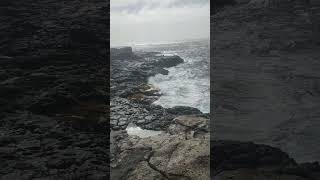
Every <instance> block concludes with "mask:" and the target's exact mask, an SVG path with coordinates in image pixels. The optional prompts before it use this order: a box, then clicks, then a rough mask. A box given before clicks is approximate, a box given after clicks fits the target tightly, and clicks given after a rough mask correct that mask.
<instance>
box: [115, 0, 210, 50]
mask: <svg viewBox="0 0 320 180" xmlns="http://www.w3.org/2000/svg"><path fill="white" fill-rule="evenodd" d="M209 3H210V1H209V0H111V9H110V13H111V14H110V16H111V20H110V25H111V27H110V28H111V29H110V30H111V32H110V33H111V34H110V36H111V46H121V45H130V44H144V43H163V42H174V41H182V40H191V39H199V38H209V36H210V4H209Z"/></svg>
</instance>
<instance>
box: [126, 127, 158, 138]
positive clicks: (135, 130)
mask: <svg viewBox="0 0 320 180" xmlns="http://www.w3.org/2000/svg"><path fill="white" fill-rule="evenodd" d="M126 131H127V133H128V134H129V135H130V136H133V135H134V136H139V137H140V138H146V137H151V136H157V135H159V134H161V133H162V131H154V130H147V129H142V128H140V127H138V126H135V125H132V124H131V125H129V126H128V127H127V128H126Z"/></svg>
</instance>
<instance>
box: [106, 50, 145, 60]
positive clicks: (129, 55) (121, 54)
mask: <svg viewBox="0 0 320 180" xmlns="http://www.w3.org/2000/svg"><path fill="white" fill-rule="evenodd" d="M110 56H111V59H120V60H126V59H127V60H129V59H136V58H139V56H137V55H136V54H134V53H133V52H132V47H122V48H111V49H110Z"/></svg>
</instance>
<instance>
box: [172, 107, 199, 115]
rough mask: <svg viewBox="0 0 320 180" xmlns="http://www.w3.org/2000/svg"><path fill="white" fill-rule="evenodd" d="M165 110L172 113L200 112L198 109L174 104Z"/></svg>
mask: <svg viewBox="0 0 320 180" xmlns="http://www.w3.org/2000/svg"><path fill="white" fill-rule="evenodd" d="M166 110H167V112H168V113H170V114H174V115H190V114H202V112H201V111H200V110H199V109H197V108H193V107H188V106H175V107H172V108H167V109H166Z"/></svg>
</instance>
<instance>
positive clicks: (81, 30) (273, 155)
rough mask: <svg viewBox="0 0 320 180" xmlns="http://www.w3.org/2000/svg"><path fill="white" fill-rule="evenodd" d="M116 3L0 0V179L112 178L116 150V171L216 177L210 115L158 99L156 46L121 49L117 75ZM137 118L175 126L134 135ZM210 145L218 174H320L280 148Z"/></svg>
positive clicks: (122, 175)
mask: <svg viewBox="0 0 320 180" xmlns="http://www.w3.org/2000/svg"><path fill="white" fill-rule="evenodd" d="M108 10H109V4H108V1H99V0H94V1H90V2H87V1H86V2H83V1H81V2H80V1H76V0H69V1H68V2H65V1H63V2H62V1H58V0H41V1H40V0H32V1H31V0H23V1H22V0H16V1H8V0H4V1H2V2H1V3H0V12H1V13H0V23H1V26H0V37H1V38H0V41H1V44H0V64H1V66H0V74H1V76H0V84H1V86H0V94H1V96H0V160H1V162H2V163H0V179H26V180H27V179H68V180H70V179H92V180H104V179H109V174H110V169H109V157H111V160H112V162H111V170H112V173H111V177H112V178H111V179H113V178H114V179H117V178H118V179H126V178H127V179H145V178H146V177H150V178H153V179H208V176H209V170H208V169H209V162H208V158H209V153H210V150H209V149H208V148H209V137H208V134H209V130H208V125H209V120H208V119H209V115H208V114H202V113H200V112H199V111H198V110H196V109H194V108H187V107H176V108H172V109H164V108H162V107H159V106H153V105H150V103H151V102H152V101H154V100H155V99H156V98H157V97H158V96H159V94H158V91H157V90H154V89H152V88H151V89H150V86H145V82H147V78H148V77H149V76H151V75H154V74H155V73H163V74H166V73H168V72H167V71H166V70H164V69H163V68H157V67H155V64H153V63H154V62H150V64H148V62H145V60H146V59H148V57H150V58H151V57H154V53H142V54H138V53H137V54H133V53H129V54H126V55H125V56H124V55H121V53H120V56H119V54H116V55H115V56H116V57H117V56H118V57H117V59H118V60H119V61H111V63H118V64H114V65H111V66H113V68H112V72H111V73H115V74H112V75H111V77H110V76H109V74H110V70H109V63H110V61H109V59H108V57H107V54H108V50H109V47H108V44H109V42H108V39H107V37H108V27H107V24H108V23H107V22H108V21H109V14H108ZM125 51H126V52H128V49H127V50H125ZM141 56H142V57H144V59H141V58H139V57H141ZM113 58H114V56H113V55H112V56H111V59H113ZM176 58H177V57H176ZM106 59H107V60H106ZM177 59H178V58H177ZM130 61H131V64H130V66H128V64H127V63H130ZM142 61H143V62H142ZM178 62H181V60H178ZM165 64H167V62H165ZM172 65H174V64H170V66H172ZM157 66H164V65H163V64H162V63H159V64H157ZM114 67H120V68H119V69H117V68H114ZM164 67H165V66H164ZM123 68H124V69H128V70H127V71H126V73H128V74H126V75H122V70H123ZM117 71H118V72H117ZM120 71H121V72H120ZM109 79H110V81H111V86H110V89H109V88H108V86H109ZM140 84H142V85H141V86H140ZM109 93H110V94H111V96H110V94H109ZM110 97H111V99H110ZM109 100H110V107H109V106H108V103H107V102H108V101H109ZM119 107H120V109H119ZM109 109H110V112H109ZM130 113H131V114H130ZM110 114H111V115H112V116H111V119H109V115H110ZM117 116H120V117H119V118H116V117H117ZM121 118H123V119H121ZM129 121H130V122H131V121H133V122H135V123H136V124H137V125H139V126H140V127H142V128H145V129H153V130H161V131H164V132H166V133H163V134H161V135H160V136H153V137H149V138H140V137H137V136H129V135H128V134H127V133H126V131H125V129H126V127H127V125H128V124H129ZM109 131H111V133H109ZM213 133H214V132H213ZM109 135H110V137H109ZM109 140H110V141H111V147H110V149H111V152H110V154H109V144H108V142H109ZM210 145H211V152H213V154H212V156H211V166H210V168H211V170H212V172H213V173H212V174H211V176H212V177H213V176H214V178H216V179H219V178H220V179H230V176H231V177H240V178H241V177H242V178H243V177H244V179H248V178H246V177H247V176H248V174H249V175H257V174H258V175H259V174H264V175H266V176H268V177H272V178H273V179H276V178H278V177H279V174H280V175H283V176H284V177H285V178H282V179H290V180H291V179H294V178H296V179H301V180H303V179H315V180H317V177H319V173H318V172H319V165H318V164H317V163H306V164H297V163H295V162H294V161H293V160H292V159H291V158H289V157H288V155H286V153H283V152H281V151H279V150H278V149H276V148H271V147H269V146H264V145H255V144H253V143H243V142H235V141H211V143H210ZM181 164H184V166H181ZM199 164H200V165H199ZM279 164H280V165H281V168H280V167H279ZM296 172H301V173H299V174H297V173H296ZM270 174H271V175H270ZM238 175H239V176H238ZM258 175H257V177H260V178H259V179H263V177H261V176H258ZM234 179H235V178H234ZM278 179H279V178H278ZM318 179H319V178H318Z"/></svg>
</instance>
